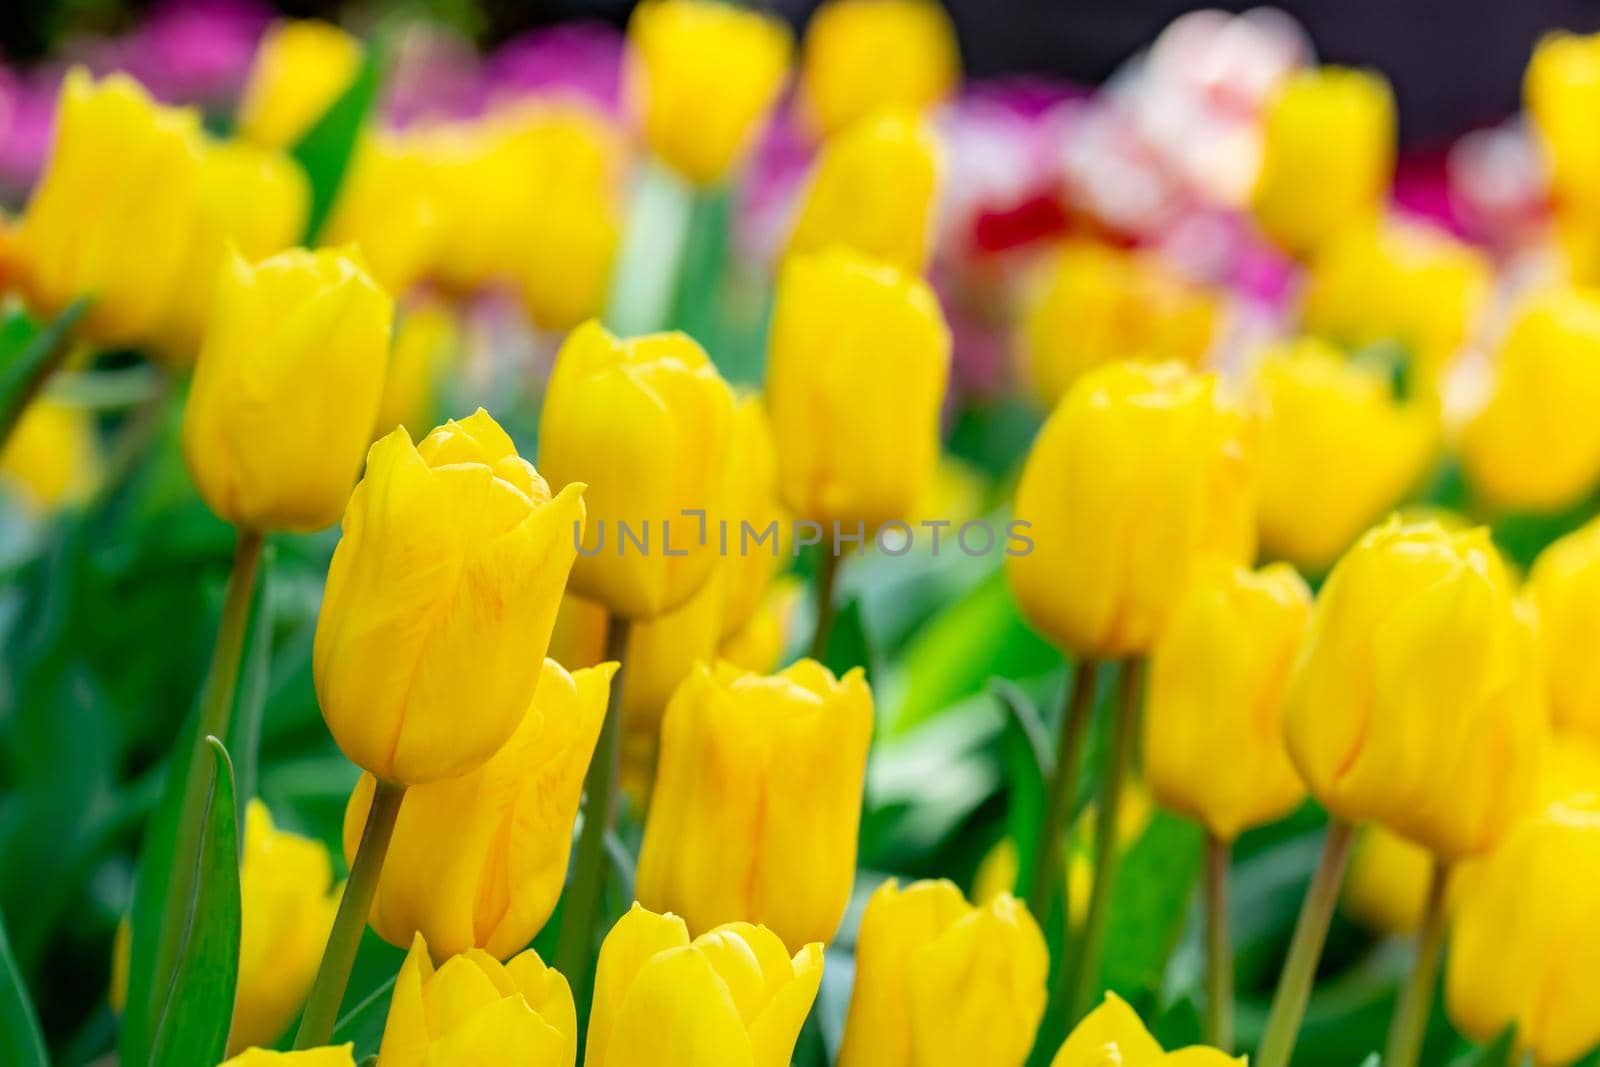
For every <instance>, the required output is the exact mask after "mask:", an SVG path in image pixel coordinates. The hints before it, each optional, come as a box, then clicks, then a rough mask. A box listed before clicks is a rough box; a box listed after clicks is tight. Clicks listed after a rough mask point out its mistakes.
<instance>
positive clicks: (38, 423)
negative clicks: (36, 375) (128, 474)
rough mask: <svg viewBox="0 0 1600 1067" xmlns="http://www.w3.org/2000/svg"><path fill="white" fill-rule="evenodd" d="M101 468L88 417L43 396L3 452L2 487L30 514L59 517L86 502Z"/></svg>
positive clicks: (0, 461) (31, 405)
mask: <svg viewBox="0 0 1600 1067" xmlns="http://www.w3.org/2000/svg"><path fill="white" fill-rule="evenodd" d="M101 466H102V464H101V457H100V445H99V443H98V442H97V440H96V439H95V431H94V423H93V422H92V421H91V419H90V418H89V414H88V412H86V411H84V410H83V409H82V408H75V407H69V406H68V405H66V404H63V403H61V402H60V401H57V400H52V399H51V398H50V397H48V396H41V397H37V398H35V399H34V400H33V401H31V402H30V403H29V404H28V406H27V407H26V408H24V409H23V412H22V416H21V418H19V419H18V420H17V424H16V426H15V427H14V428H13V429H12V431H11V436H10V437H9V438H7V439H6V442H5V446H4V447H3V448H0V486H4V487H5V488H6V489H9V490H10V491H11V492H12V493H14V494H15V495H16V496H17V497H18V498H19V499H20V501H21V503H22V504H23V506H24V507H25V508H28V509H30V510H33V511H38V512H47V511H54V510H55V509H57V508H61V507H66V506H67V505H69V504H75V503H78V502H79V501H82V500H85V499H87V498H88V496H89V494H90V493H92V492H94V488H95V486H96V485H97V484H98V483H99V481H100V474H101Z"/></svg>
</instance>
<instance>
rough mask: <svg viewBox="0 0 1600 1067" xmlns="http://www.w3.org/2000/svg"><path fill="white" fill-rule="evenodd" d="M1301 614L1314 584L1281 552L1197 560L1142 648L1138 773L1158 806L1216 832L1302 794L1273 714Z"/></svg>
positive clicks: (1268, 818)
mask: <svg viewBox="0 0 1600 1067" xmlns="http://www.w3.org/2000/svg"><path fill="white" fill-rule="evenodd" d="M1310 616H1311V590H1310V589H1308V588H1306V583H1305V581H1304V580H1303V579H1302V578H1301V577H1300V576H1299V575H1298V574H1297V573H1295V570H1294V568H1293V567H1290V566H1289V565H1288V564H1286V563H1278V564H1274V565H1272V566H1270V567H1266V568H1264V569H1263V570H1260V571H1251V570H1249V569H1248V568H1245V567H1239V566H1232V567H1227V566H1214V567H1204V568H1202V569H1201V570H1200V571H1199V573H1198V574H1196V576H1195V577H1194V579H1193V580H1192V581H1191V582H1190V583H1189V587H1188V589H1187V590H1186V591H1185V592H1184V593H1183V595H1182V596H1180V597H1179V598H1178V602H1177V604H1176V605H1175V606H1174V607H1173V609H1172V615H1171V618H1170V619H1169V620H1168V622H1167V625H1166V628H1165V629H1164V630H1163V631H1162V633H1161V636H1160V638H1159V639H1157V641H1156V644H1155V649H1154V651H1153V652H1152V653H1151V656H1150V689H1149V695H1148V697H1147V698H1146V701H1145V719H1144V772H1145V778H1146V780H1147V781H1148V782H1149V784H1150V788H1151V789H1152V790H1153V791H1154V792H1155V796H1156V800H1157V801H1158V802H1159V803H1160V804H1161V805H1162V806H1163V807H1165V808H1169V809H1171V810H1173V811H1176V812H1178V813H1179V814H1181V815H1184V816H1186V817H1188V818H1190V819H1193V820H1194V821H1196V822H1198V823H1200V824H1201V825H1202V826H1204V827H1205V828H1206V829H1207V830H1208V831H1209V832H1210V833H1211V834H1212V835H1213V836H1214V837H1216V838H1218V839H1220V840H1223V841H1232V840H1233V839H1234V838H1235V837H1237V836H1238V835H1239V834H1240V833H1242V832H1243V831H1245V830H1248V829H1250V828H1251V827H1252V826H1260V825H1262V824H1263V823H1268V822H1272V821H1273V820H1275V819H1277V818H1279V817H1281V816H1283V815H1286V814H1288V813H1289V812H1290V811H1292V810H1293V809H1294V807H1295V805H1297V804H1299V803H1300V801H1301V800H1302V799H1303V798H1304V797H1305V792H1306V791H1305V786H1303V785H1301V784H1300V777H1299V775H1297V774H1296V773H1295V769H1294V765H1293V764H1291V763H1290V762H1289V754H1288V752H1287V751H1285V749H1284V745H1283V719H1282V716H1283V687H1284V683H1285V681H1286V680H1287V679H1288V676H1289V667H1290V666H1291V665H1292V664H1293V662H1294V658H1295V655H1296V653H1298V652H1299V650H1300V643H1301V640H1302V639H1303V638H1304V636H1305V629H1306V621H1307V620H1308V619H1309V618H1310ZM1224 767H1226V768H1228V770H1227V771H1226V772H1225V773H1224V772H1222V770H1221V769H1222V768H1224Z"/></svg>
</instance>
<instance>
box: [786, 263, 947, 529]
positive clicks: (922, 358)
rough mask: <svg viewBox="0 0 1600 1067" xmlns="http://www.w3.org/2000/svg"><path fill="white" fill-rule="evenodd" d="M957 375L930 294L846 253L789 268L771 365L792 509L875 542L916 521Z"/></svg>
mask: <svg viewBox="0 0 1600 1067" xmlns="http://www.w3.org/2000/svg"><path fill="white" fill-rule="evenodd" d="M949 373H950V329H949V327H948V326H946V325H945V320H944V314H943V312H942V311H940V309H939V302H938V300H937V299H936V298H935V297H934V295H933V290H932V289H931V288H929V287H928V285H927V283H925V282H923V281H922V280H921V279H919V278H914V277H909V276H907V275H904V274H901V273H900V272H899V271H897V270H895V269H894V268H893V267H890V266H888V265H886V264H882V263H877V262H874V261H872V260H869V259H866V258H864V257H862V256H860V255H858V254H856V253H853V252H848V251H846V250H844V249H839V248H835V249H832V250H829V251H827V252H821V253H817V254H815V255H799V256H794V257H792V258H790V260H789V261H788V262H787V263H786V264H785V265H784V267H783V270H782V272H781V273H780V275H779V278H778V291H777V297H776V304H775V306H774V308H773V312H772V332H771V336H770V338H769V340H768V354H767V410H768V411H769V412H770V413H771V415H772V429H773V434H774V436H775V438H776V440H777V444H778V487H779V492H780V494H781V495H782V498H783V502H784V505H785V506H786V507H788V509H789V510H790V511H791V512H793V513H794V514H795V515H796V516H798V517H799V518H802V519H810V520H813V521H816V522H830V521H837V522H839V523H841V525H844V524H851V523H856V522H863V523H865V524H866V526H867V529H868V530H869V531H870V530H873V529H876V528H877V527H878V526H879V525H881V524H882V523H884V522H888V521H890V520H900V519H904V518H905V517H906V516H908V515H909V514H910V513H911V511H912V509H913V508H914V507H915V506H916V505H917V504H918V502H919V501H920V500H921V498H922V494H923V492H924V491H925V490H926V488H927V485H928V483H929V482H930V481H931V480H932V478H933V475H934V469H935V467H936V465H937V463H938V459H939V410H940V406H941V405H942V404H943V402H944V391H945V383H946V381H947V380H948V378H949Z"/></svg>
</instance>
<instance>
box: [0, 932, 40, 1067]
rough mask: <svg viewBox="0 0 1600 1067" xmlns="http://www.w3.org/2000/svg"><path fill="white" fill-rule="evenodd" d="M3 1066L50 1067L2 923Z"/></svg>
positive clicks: (0, 1055)
mask: <svg viewBox="0 0 1600 1067" xmlns="http://www.w3.org/2000/svg"><path fill="white" fill-rule="evenodd" d="M0 1063H4V1064H8V1065H15V1067H49V1064H50V1057H49V1056H48V1055H46V1053H45V1050H44V1036H43V1035H42V1034H40V1032H39V1019H38V1017H37V1016H35V1015H34V1013H33V1001H32V1000H31V999H30V998H29V997H28V989H27V987H26V986H24V985H23V984H22V975H20V974H18V973H17V962H16V960H14V959H12V958H11V942H10V940H9V939H8V938H7V937H6V925H5V922H4V920H3V919H0Z"/></svg>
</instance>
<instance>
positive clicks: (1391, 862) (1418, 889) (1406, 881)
mask: <svg viewBox="0 0 1600 1067" xmlns="http://www.w3.org/2000/svg"><path fill="white" fill-rule="evenodd" d="M1433 867H1434V862H1433V857H1432V856H1431V855H1429V854H1428V850H1427V849H1425V848H1423V847H1422V846H1420V845H1414V844H1412V843H1411V842H1410V841H1407V840H1406V839H1405V838H1403V837H1401V836H1400V835H1398V834H1394V833H1391V832H1389V831H1388V830H1385V829H1384V828H1383V827H1382V826H1378V825H1376V824H1373V825H1370V826H1364V827H1362V828H1361V833H1360V835H1359V836H1358V837H1357V838H1356V844H1355V848H1354V850H1353V851H1352V852H1351V853H1350V869H1349V870H1348V871H1347V872H1346V873H1345V877H1344V886H1343V887H1342V888H1341V890H1340V898H1339V903H1340V906H1341V907H1342V908H1343V909H1344V911H1345V912H1346V913H1347V914H1348V915H1349V916H1350V917H1351V918H1352V919H1354V920H1356V921H1357V922H1359V923H1360V924H1361V925H1363V926H1365V927H1367V928H1368V929H1370V930H1373V931H1374V932H1376V933H1380V934H1389V935H1400V934H1410V933H1414V932H1415V931H1416V930H1417V928H1418V927H1420V926H1421V925H1422V916H1423V913H1424V911H1425V910H1426V909H1427V904H1428V889H1429V886H1430V884H1431V883H1432V881H1433Z"/></svg>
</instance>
